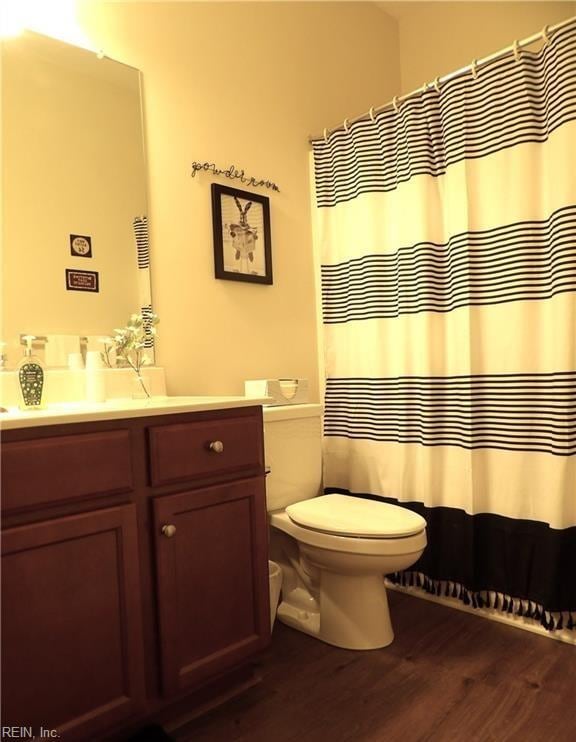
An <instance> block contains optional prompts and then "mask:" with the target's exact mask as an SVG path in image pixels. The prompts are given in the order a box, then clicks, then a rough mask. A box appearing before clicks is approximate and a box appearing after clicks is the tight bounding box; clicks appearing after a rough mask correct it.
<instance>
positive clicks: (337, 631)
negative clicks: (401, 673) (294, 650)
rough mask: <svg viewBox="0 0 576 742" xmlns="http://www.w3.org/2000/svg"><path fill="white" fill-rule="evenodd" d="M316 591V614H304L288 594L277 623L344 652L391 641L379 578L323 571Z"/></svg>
mask: <svg viewBox="0 0 576 742" xmlns="http://www.w3.org/2000/svg"><path fill="white" fill-rule="evenodd" d="M319 587H320V590H319V596H318V598H319V610H304V609H303V608H302V607H301V605H298V603H300V601H299V600H298V601H291V600H290V597H291V596H290V594H288V595H287V596H286V599H285V600H283V601H282V602H281V603H280V606H279V608H278V619H279V620H280V621H281V622H282V623H284V624H286V625H287V626H290V627H292V628H294V629H297V630H298V631H302V632H304V633H305V634H309V635H310V636H313V637H315V638H316V639H320V640H322V641H324V642H326V643H327V644H332V645H333V646H336V647H341V648H343V649H356V650H364V649H382V648H383V647H387V646H388V645H389V644H391V643H392V642H393V641H394V631H393V630H392V624H391V622H390V612H389V610H388V597H387V594H386V587H385V585H384V579H383V577H382V575H366V576H359V575H342V574H336V573H334V572H329V571H327V570H322V572H321V576H320V586H319Z"/></svg>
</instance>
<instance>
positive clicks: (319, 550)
mask: <svg viewBox="0 0 576 742" xmlns="http://www.w3.org/2000/svg"><path fill="white" fill-rule="evenodd" d="M321 413H322V408H321V406H320V405H294V406H291V407H281V408H279V407H276V408H266V409H265V410H264V440H265V446H266V463H267V465H268V466H269V467H270V474H269V476H268V480H267V486H266V490H267V503H268V512H269V515H270V525H271V529H270V554H271V559H273V560H274V561H275V562H277V563H278V564H280V566H281V567H282V571H283V583H282V601H281V603H280V605H279V607H278V618H279V620H280V621H282V623H285V624H287V625H288V626H292V627H293V628H295V629H298V630H300V631H304V632H305V633H307V634H310V635H311V636H315V637H316V638H318V639H321V640H322V641H325V642H328V643H329V644H334V645H335V646H337V647H344V648H346V649H377V648H379V647H385V646H387V645H388V644H390V643H391V642H392V641H393V639H394V632H393V631H392V624H391V623H390V614H389V611H388V600H387V596H386V587H385V584H384V575H386V574H390V573H392V572H397V571H399V570H402V569H407V568H408V567H410V566H411V565H412V564H414V562H416V561H417V559H418V558H419V557H420V555H421V554H422V552H423V551H424V548H425V547H426V521H425V520H424V518H422V517H421V516H420V515H418V514H417V513H413V512H412V511H410V510H407V509H406V508H402V507H398V506H396V505H389V504H387V503H383V502H377V501H374V500H367V499H362V498H358V497H351V496H349V495H339V494H331V495H320V494H319V493H320V491H321V484H322V482H321V476H322V458H321V456H322V455H321V441H322V428H321Z"/></svg>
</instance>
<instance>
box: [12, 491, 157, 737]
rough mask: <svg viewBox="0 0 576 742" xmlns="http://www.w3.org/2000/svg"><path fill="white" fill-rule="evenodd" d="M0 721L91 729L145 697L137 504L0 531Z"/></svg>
mask: <svg viewBox="0 0 576 742" xmlns="http://www.w3.org/2000/svg"><path fill="white" fill-rule="evenodd" d="M2 690H3V696H4V697H3V703H2V707H3V722H2V723H3V724H4V725H8V726H18V727H20V726H32V727H33V728H34V729H35V730H39V728H40V726H43V727H44V728H49V729H58V731H59V733H60V735H61V736H63V737H64V738H66V737H67V736H72V735H73V736H74V737H75V738H87V737H89V736H90V734H91V733H93V732H95V731H96V730H98V729H102V728H104V727H106V726H109V725H110V724H112V723H114V722H119V721H122V720H125V719H127V718H130V717H131V716H132V715H133V714H134V713H136V712H137V711H138V710H139V709H141V708H142V705H143V702H144V683H143V654H142V615H141V605H140V583H139V574H138V549H137V544H136V513H135V508H134V506H133V505H125V506H122V507H117V508H111V509H106V510H99V511H97V512H94V513H84V514H82V515H73V516H69V517H67V518H59V519H57V520H51V521H47V522H43V523H32V524H29V525H24V526H20V527H17V528H11V529H7V530H6V531H4V533H3V535H2Z"/></svg>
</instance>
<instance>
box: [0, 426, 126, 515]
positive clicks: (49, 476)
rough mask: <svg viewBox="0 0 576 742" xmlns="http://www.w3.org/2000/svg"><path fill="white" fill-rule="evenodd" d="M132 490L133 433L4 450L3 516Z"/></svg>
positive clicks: (49, 441)
mask: <svg viewBox="0 0 576 742" xmlns="http://www.w3.org/2000/svg"><path fill="white" fill-rule="evenodd" d="M132 488H133V483H132V461H131V454H130V433H129V432H128V431H127V430H113V431H105V432H101V433H85V434H81V435H63V436H57V437H51V438H39V439H36V440H29V441H13V442H8V443H4V444H3V446H2V510H3V511H9V510H20V509H24V508H29V507H31V506H38V505H51V504H55V503H61V502H66V501H69V500H74V499H76V498H82V497H90V496H96V495H112V494H117V493H119V492H129V491H130V490H131V489H132Z"/></svg>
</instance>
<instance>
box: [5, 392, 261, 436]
mask: <svg viewBox="0 0 576 742" xmlns="http://www.w3.org/2000/svg"><path fill="white" fill-rule="evenodd" d="M269 401H270V400H269V399H268V398H266V397H264V398H251V397H152V398H151V399H114V400H110V401H108V402H102V403H100V404H90V403H88V402H62V403H54V404H50V405H48V406H47V407H46V408H44V409H41V410H19V409H18V408H16V407H9V408H8V412H4V413H0V426H1V427H2V429H3V430H14V429H15V428H32V427H38V426H41V425H62V424H65V423H85V422H97V421H98V420H118V419H122V418H127V417H151V416H153V415H168V414H172V413H177V412H201V411H202V410H227V409H230V408H233V407H253V406H255V405H256V406H258V405H263V404H265V403H266V402H269Z"/></svg>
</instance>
